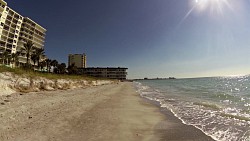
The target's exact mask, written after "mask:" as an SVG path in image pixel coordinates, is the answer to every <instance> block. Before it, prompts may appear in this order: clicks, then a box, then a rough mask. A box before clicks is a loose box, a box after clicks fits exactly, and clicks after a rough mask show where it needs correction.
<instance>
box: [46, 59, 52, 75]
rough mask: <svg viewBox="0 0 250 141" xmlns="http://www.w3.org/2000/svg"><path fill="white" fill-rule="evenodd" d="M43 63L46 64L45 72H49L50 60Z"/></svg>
mask: <svg viewBox="0 0 250 141" xmlns="http://www.w3.org/2000/svg"><path fill="white" fill-rule="evenodd" d="M45 62H46V68H47V72H50V66H51V64H50V63H51V60H50V59H45Z"/></svg>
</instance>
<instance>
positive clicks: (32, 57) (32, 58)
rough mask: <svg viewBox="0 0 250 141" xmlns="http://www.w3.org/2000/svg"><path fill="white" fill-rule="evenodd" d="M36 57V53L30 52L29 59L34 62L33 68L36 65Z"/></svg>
mask: <svg viewBox="0 0 250 141" xmlns="http://www.w3.org/2000/svg"><path fill="white" fill-rule="evenodd" d="M37 58H38V56H37V55H36V54H32V55H31V57H30V59H31V60H32V61H33V63H34V66H33V67H34V69H35V65H36V62H37Z"/></svg>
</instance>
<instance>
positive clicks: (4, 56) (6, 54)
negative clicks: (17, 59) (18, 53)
mask: <svg viewBox="0 0 250 141" xmlns="http://www.w3.org/2000/svg"><path fill="white" fill-rule="evenodd" d="M9 59H10V54H9V52H8V51H4V52H3V53H2V61H3V64H4V65H6V64H8V63H9Z"/></svg>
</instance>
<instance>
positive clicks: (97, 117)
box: [0, 83, 212, 141]
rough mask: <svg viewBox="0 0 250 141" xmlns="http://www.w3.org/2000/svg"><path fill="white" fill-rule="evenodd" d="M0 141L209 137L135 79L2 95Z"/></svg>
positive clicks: (201, 140)
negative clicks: (140, 90) (148, 96)
mask: <svg viewBox="0 0 250 141" xmlns="http://www.w3.org/2000/svg"><path fill="white" fill-rule="evenodd" d="M0 103H1V104H0V140H1V141H7V140H8V141H34V140H36V141H183V140H186V141H189V140H190V141H206V140H207V141H209V140H212V139H211V138H210V137H208V136H206V135H205V134H203V133H202V132H201V131H200V130H198V129H196V128H194V127H192V126H187V125H184V124H182V123H181V121H180V120H179V119H177V118H176V117H174V115H173V114H172V113H171V112H170V111H168V110H164V109H160V108H159V107H157V106H156V105H154V104H152V103H151V102H148V101H147V100H145V99H143V98H141V97H140V96H139V95H138V94H137V93H136V92H135V89H134V88H133V87H132V83H120V84H112V85H105V86H98V87H90V88H85V89H75V90H67V91H51V92H38V93H26V94H20V93H17V94H13V95H11V96H9V97H6V96H2V97H0Z"/></svg>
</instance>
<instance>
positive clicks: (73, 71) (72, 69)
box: [67, 63, 78, 74]
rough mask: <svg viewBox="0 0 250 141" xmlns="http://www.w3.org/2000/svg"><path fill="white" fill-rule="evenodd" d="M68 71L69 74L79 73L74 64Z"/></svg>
mask: <svg viewBox="0 0 250 141" xmlns="http://www.w3.org/2000/svg"><path fill="white" fill-rule="evenodd" d="M67 70H68V73H69V74H77V72H78V69H77V67H76V66H75V64H74V63H73V64H71V65H70V66H68V69H67Z"/></svg>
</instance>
